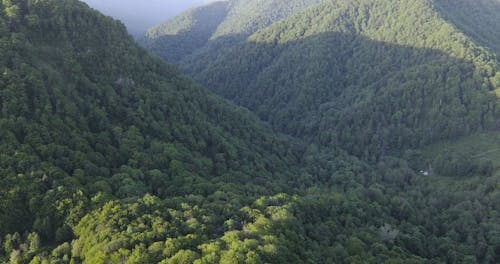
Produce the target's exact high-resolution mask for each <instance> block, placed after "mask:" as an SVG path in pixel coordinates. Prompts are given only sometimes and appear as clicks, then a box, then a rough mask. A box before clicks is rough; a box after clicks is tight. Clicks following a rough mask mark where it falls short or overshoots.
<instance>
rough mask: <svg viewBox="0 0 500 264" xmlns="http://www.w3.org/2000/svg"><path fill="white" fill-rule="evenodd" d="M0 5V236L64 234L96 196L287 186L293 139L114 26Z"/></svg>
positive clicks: (293, 168)
mask: <svg viewBox="0 0 500 264" xmlns="http://www.w3.org/2000/svg"><path fill="white" fill-rule="evenodd" d="M0 7H1V10H2V12H1V16H0V32H1V34H0V35H1V45H0V50H1V54H2V56H1V58H0V69H1V72H2V74H1V76H0V88H1V90H0V110H1V112H0V124H1V126H0V135H1V137H0V138H1V139H0V150H1V151H0V155H1V158H0V175H1V177H0V186H1V187H0V190H1V192H0V200H1V201H2V202H1V204H0V219H1V220H0V237H2V238H3V237H4V236H5V235H6V234H7V233H14V232H15V231H17V232H19V233H21V234H23V233H24V232H27V231H36V232H37V233H38V234H39V235H40V236H41V238H42V240H43V241H45V242H47V243H49V244H50V243H54V242H61V241H67V240H68V239H69V238H71V232H70V231H69V230H70V228H72V227H73V226H74V225H76V224H77V223H78V221H79V218H80V217H82V216H83V215H85V213H86V212H87V211H88V210H90V208H91V207H93V206H90V200H89V197H92V196H94V195H96V194H98V193H100V194H101V195H104V197H108V198H106V199H109V198H116V199H124V198H127V199H133V198H134V197H142V196H143V195H144V194H146V193H150V194H153V195H156V196H158V197H161V198H166V197H174V196H184V195H202V196H210V195H213V194H214V193H215V192H222V191H224V190H226V192H227V195H228V196H229V197H231V196H232V195H231V194H230V193H233V194H238V193H240V194H242V193H245V195H241V196H238V197H239V198H238V197H236V196H235V197H233V198H232V199H231V200H232V201H233V202H235V203H236V204H238V203H239V202H240V201H242V200H240V198H243V200H245V199H246V200H249V199H253V198H252V197H253V196H255V195H262V194H274V193H276V192H279V191H283V190H284V189H283V188H285V187H284V186H286V188H287V189H288V190H291V189H293V187H291V186H293V183H292V181H294V177H293V175H297V176H298V175H299V174H301V172H300V171H301V168H300V167H302V166H301V165H299V164H300V155H301V154H300V152H299V151H298V150H299V149H300V148H299V147H298V145H297V146H295V147H294V146H293V144H294V143H291V142H285V141H284V140H283V139H282V138H281V137H279V136H275V135H273V134H271V133H270V129H268V128H266V127H264V126H263V125H262V124H261V123H260V122H259V121H258V120H257V119H256V118H255V117H254V116H253V115H251V114H250V113H249V112H248V111H245V110H242V109H240V108H237V107H235V106H232V105H230V104H228V103H227V102H225V101H224V100H222V99H219V98H217V97H215V96H214V95H212V94H210V93H209V92H207V91H204V90H203V89H200V88H199V87H198V86H197V85H195V84H194V83H193V82H192V81H191V80H189V79H187V78H185V77H182V76H181V75H180V74H179V73H178V72H177V70H175V69H174V68H173V67H171V66H168V65H165V64H164V63H163V62H161V61H159V60H157V59H154V58H152V57H151V56H149V55H148V54H147V52H146V51H144V50H142V49H141V48H140V47H138V46H137V45H136V44H135V43H134V42H133V40H132V38H131V37H130V36H129V35H128V34H127V33H126V30H125V28H124V27H123V25H122V24H120V23H119V22H117V21H113V20H111V19H109V18H106V17H104V16H102V15H100V14H97V13H95V12H94V11H91V10H90V9H89V8H88V7H87V6H86V5H85V4H82V3H80V2H78V1H12V2H5V1H4V3H3V5H1V6H0ZM279 182H281V183H279ZM285 184H286V185H285ZM300 184H301V185H302V184H303V183H300ZM290 187H291V188H290ZM219 195H220V194H219ZM244 197H246V198H244ZM228 206H229V205H228ZM229 207H230V206H229ZM228 210H230V209H228ZM70 218H71V219H70ZM8 254H10V252H7V255H8Z"/></svg>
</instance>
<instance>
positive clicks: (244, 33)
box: [140, 0, 321, 63]
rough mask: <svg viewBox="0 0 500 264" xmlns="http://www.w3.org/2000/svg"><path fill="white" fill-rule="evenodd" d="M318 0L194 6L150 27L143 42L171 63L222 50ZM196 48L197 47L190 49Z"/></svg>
mask: <svg viewBox="0 0 500 264" xmlns="http://www.w3.org/2000/svg"><path fill="white" fill-rule="evenodd" d="M320 1H321V0H290V1H286V2H285V1H282V0H254V1H244V0H230V1H221V2H215V3H213V4H210V5H207V6H203V7H199V8H195V9H192V10H189V11H187V12H185V13H184V14H181V15H179V16H177V17H175V18H173V19H171V20H169V21H167V22H166V23H164V24H161V25H158V26H156V27H153V28H152V29H150V30H149V31H148V32H147V33H146V35H145V36H144V38H142V39H141V40H140V42H141V43H142V44H143V46H145V47H147V48H148V49H149V50H151V51H153V52H154V53H155V54H157V55H159V56H160V57H162V58H164V59H166V60H167V61H169V62H172V63H178V62H179V61H180V60H182V59H185V58H186V57H189V56H190V55H193V56H200V54H215V53H219V52H223V49H224V48H225V47H226V46H228V45H230V46H232V45H235V44H238V43H242V42H245V40H246V38H247V37H248V36H250V35H251V34H252V33H254V32H256V31H257V30H260V29H262V28H265V27H267V26H269V25H271V24H273V23H274V22H276V21H279V20H281V19H284V18H286V17H289V16H291V15H293V14H294V13H296V12H298V11H301V10H304V9H306V8H307V7H309V6H312V5H314V4H316V3H319V2H320ZM194 48H197V49H194Z"/></svg>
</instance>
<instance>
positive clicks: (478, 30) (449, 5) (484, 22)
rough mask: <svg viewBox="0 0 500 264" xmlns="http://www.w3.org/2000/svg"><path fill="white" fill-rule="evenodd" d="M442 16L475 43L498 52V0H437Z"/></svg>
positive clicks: (499, 48)
mask: <svg viewBox="0 0 500 264" xmlns="http://www.w3.org/2000/svg"><path fill="white" fill-rule="evenodd" d="M435 5H436V7H438V8H439V11H440V12H441V14H442V15H443V17H444V18H446V19H448V20H450V22H452V23H453V24H454V25H455V26H457V27H458V28H459V29H460V30H462V31H463V32H464V33H466V34H467V35H468V36H471V37H472V38H473V39H474V40H475V41H477V43H479V44H481V45H485V46H487V47H489V48H490V49H492V50H494V51H495V52H496V53H497V54H500V44H499V43H500V17H499V16H498V13H499V12H500V2H499V1H498V0H479V1H468V0H461V1H449V0H437V1H435Z"/></svg>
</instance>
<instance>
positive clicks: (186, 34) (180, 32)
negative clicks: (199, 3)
mask: <svg viewBox="0 0 500 264" xmlns="http://www.w3.org/2000/svg"><path fill="white" fill-rule="evenodd" d="M228 5H229V3H228V2H214V3H212V4H210V5H208V6H204V7H199V8H193V9H191V10H189V11H187V12H185V13H183V14H181V15H180V16H177V17H175V18H173V19H172V20H170V21H168V23H165V24H161V25H158V26H156V27H154V28H151V29H150V30H148V32H147V33H146V36H144V37H143V38H142V39H141V40H140V41H141V43H142V44H143V46H145V47H147V48H148V49H150V50H152V51H153V52H154V53H155V54H158V55H160V56H161V57H162V58H164V59H166V60H167V61H169V62H172V63H176V62H179V61H180V60H181V59H182V58H184V57H186V56H188V55H190V54H192V53H193V52H194V51H196V50H197V49H200V48H202V47H203V46H204V45H206V44H207V43H208V41H209V40H210V38H211V37H212V35H213V34H214V33H215V31H216V30H217V28H218V26H219V24H220V23H221V22H222V21H223V20H224V19H225V17H226V15H227V12H228Z"/></svg>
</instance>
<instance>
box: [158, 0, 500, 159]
mask: <svg viewBox="0 0 500 264" xmlns="http://www.w3.org/2000/svg"><path fill="white" fill-rule="evenodd" d="M236 3H237V1H236ZM266 3H268V4H269V6H271V5H273V7H274V8H273V10H276V9H278V10H279V9H280V8H279V6H280V5H279V1H266ZM301 3H304V2H301ZM474 3H475V2H474ZM481 4H484V5H481ZM497 4H498V2H495V1H489V2H487V1H486V0H484V1H480V4H477V6H478V7H477V8H478V9H479V8H483V9H490V11H488V12H487V13H486V15H485V17H484V18H483V17H482V16H476V17H478V18H475V20H470V19H469V20H461V19H460V17H462V16H466V15H460V14H459V12H458V11H453V10H452V9H449V8H447V3H446V2H445V1H436V2H433V1H426V0H421V1H406V0H399V1H391V2H386V1H385V2H384V1H377V0H359V1H354V2H353V1H335V2H325V3H319V4H316V5H314V4H313V3H309V5H305V4H304V5H302V6H308V8H306V9H300V8H299V9H297V10H294V11H293V12H290V13H289V14H288V15H287V16H279V18H276V19H272V17H273V16H271V15H269V14H266V13H265V12H260V13H259V14H262V16H264V17H265V18H262V17H259V19H258V21H272V22H270V23H262V24H259V23H258V22H255V23H254V24H258V25H262V26H261V27H245V26H237V27H235V28H237V29H241V31H242V32H253V33H252V34H251V35H250V36H249V37H245V36H247V35H248V34H243V37H244V39H245V40H244V41H240V42H227V41H225V39H232V38H233V35H234V34H237V32H238V30H236V29H235V30H233V31H231V30H228V29H226V28H227V25H228V24H234V23H229V22H227V21H228V20H225V21H223V22H222V23H221V24H220V25H219V28H218V30H217V31H216V33H214V35H213V36H212V40H211V41H210V42H209V43H207V44H206V45H205V46H204V47H202V48H200V49H199V50H197V51H194V52H191V55H189V56H186V57H185V58H184V59H182V60H181V61H179V62H178V64H179V65H180V66H181V68H183V69H184V70H185V71H186V72H187V73H188V74H190V75H191V76H193V77H194V78H195V79H197V80H198V81H200V82H201V83H203V84H204V85H206V86H207V87H208V88H209V89H212V90H214V91H215V92H217V93H218V94H220V95H222V96H224V97H226V98H228V99H230V100H232V101H234V102H236V103H238V104H240V105H242V106H245V107H248V108H249V109H251V110H252V111H254V112H255V113H257V114H258V115H259V116H260V117H261V118H262V119H264V120H267V121H269V122H270V123H271V124H272V125H273V127H274V128H275V129H276V130H278V131H281V132H284V133H287V134H290V135H294V136H297V137H300V138H304V139H307V140H309V141H311V142H315V143H318V144H321V145H325V144H326V145H331V146H334V145H340V146H342V147H343V148H345V149H346V150H348V151H349V152H351V153H353V154H355V155H357V156H362V157H365V158H368V159H371V158H373V157H377V156H380V155H387V154H390V153H395V152H398V151H401V150H404V149H408V148H415V147H418V146H423V145H426V144H429V143H432V142H436V141H439V140H442V139H447V138H456V137H458V136H462V135H467V134H470V133H473V132H474V131H481V130H488V129H494V128H496V127H497V125H498V115H497V110H496V109H497V107H496V101H497V100H496V96H495V95H494V94H495V92H494V91H495V90H496V89H498V88H499V87H500V72H499V69H500V67H499V64H498V60H497V58H496V54H495V52H493V51H495V50H496V48H497V47H496V46H495V43H496V41H495V34H496V33H495V34H492V35H491V36H490V35H489V34H487V33H481V32H487V30H490V28H489V27H488V25H489V24H492V25H493V24H494V21H495V19H497V18H498V16H495V14H498V13H495V12H494V11H491V10H497V9H498V10H500V8H499V7H498V5H497ZM276 5H278V7H276ZM449 5H451V4H449ZM471 5H475V4H473V1H465V0H464V1H461V4H460V5H457V6H455V7H454V8H455V9H459V10H463V12H473V11H471V10H470V9H469V10H468V8H467V7H468V6H471ZM235 6H236V4H235ZM258 6H260V7H263V8H266V7H267V8H268V9H269V10H271V9H270V8H269V6H267V5H265V4H260V5H258ZM281 6H285V4H284V3H282V4H281ZM495 8H496V9H495ZM483 9H481V10H483ZM250 10H253V9H250ZM301 10H302V11H301ZM443 10H446V14H445V11H443ZM466 10H468V11H466ZM230 12H231V11H229V13H230ZM248 13H252V12H250V11H249V12H248ZM451 14H453V16H452V15H451ZM445 17H449V18H448V19H445ZM467 17H468V16H467ZM242 20H243V21H246V20H244V19H242ZM455 20H459V21H463V22H462V24H461V26H458V23H455V22H454V21H455ZM476 20H477V21H476ZM480 20H481V21H480ZM475 22H477V23H475ZM479 22H483V23H484V26H482V24H481V23H479ZM247 24H252V23H247ZM471 24H474V25H475V26H474V30H472V29H471V28H470V27H469V28H467V25H471ZM497 24H498V23H497ZM497 24H494V25H495V26H496V25H497ZM165 27H167V28H168V26H165ZM246 28H252V30H249V31H246V30H244V29H246ZM476 28H477V29H478V30H475V29H476ZM480 28H485V30H484V31H480V30H479V29H480ZM461 29H463V31H462V30H461ZM469 31H470V32H476V33H474V34H473V35H470V34H468V32H469ZM491 31H492V32H493V31H495V30H494V29H491ZM495 32H496V31H495ZM485 36H487V37H485ZM488 43H490V44H488ZM156 49H161V46H158V47H156ZM156 49H153V51H155V50H156ZM160 56H161V54H160Z"/></svg>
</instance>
